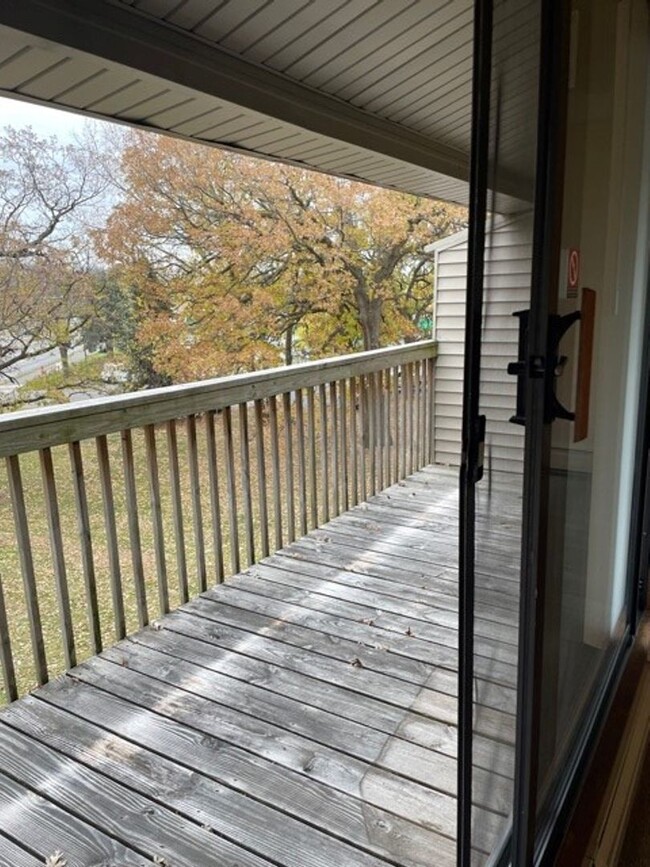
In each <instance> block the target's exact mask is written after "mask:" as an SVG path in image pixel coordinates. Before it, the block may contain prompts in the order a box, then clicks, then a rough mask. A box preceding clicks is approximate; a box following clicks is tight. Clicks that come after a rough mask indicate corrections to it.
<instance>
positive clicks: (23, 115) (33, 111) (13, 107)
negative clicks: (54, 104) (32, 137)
mask: <svg viewBox="0 0 650 867" xmlns="http://www.w3.org/2000/svg"><path fill="white" fill-rule="evenodd" d="M89 123H90V124H97V125H101V124H102V122H101V121H95V120H92V119H90V120H89V119H87V118H84V117H82V116H81V115H79V114H73V113H72V112H70V111H61V110H60V109H56V108H48V107H47V106H41V105H34V104H32V103H29V102H23V101H22V100H18V99H5V98H4V97H0V132H1V131H2V130H4V129H5V128H6V127H8V126H13V127H16V128H20V127H24V126H31V127H32V129H33V130H34V132H35V133H37V135H40V136H48V137H49V136H52V135H55V136H56V137H57V138H59V139H60V140H62V141H70V140H71V139H73V138H74V136H75V134H78V133H80V132H81V131H82V130H83V128H84V126H85V125H86V124H89Z"/></svg>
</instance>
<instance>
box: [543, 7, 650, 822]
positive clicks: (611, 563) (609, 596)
mask: <svg viewBox="0 0 650 867" xmlns="http://www.w3.org/2000/svg"><path fill="white" fill-rule="evenodd" d="M571 9H572V13H571V39H570V43H571V59H570V66H569V81H568V102H567V120H566V143H565V144H566V151H565V170H564V190H563V204H562V219H561V247H562V255H561V266H560V273H559V275H558V280H557V284H556V286H554V287H553V290H552V291H551V299H550V300H551V309H552V310H554V311H555V313H556V315H557V316H558V317H574V316H575V315H576V314H577V315H580V316H581V317H582V318H581V320H580V322H579V324H576V325H574V326H573V327H571V328H569V330H568V331H567V332H566V334H565V335H564V337H563V338H562V340H561V342H560V345H559V350H558V367H557V373H558V374H559V375H558V377H557V380H556V393H557V397H558V400H559V402H560V404H561V405H562V406H564V407H565V408H567V409H569V410H570V411H571V412H572V413H575V416H576V417H575V420H570V419H562V418H559V419H557V420H556V421H554V422H553V424H552V425H551V426H550V449H549V452H548V455H547V466H546V477H547V483H548V498H549V500H548V504H547V506H546V535H547V544H546V552H545V574H544V579H545V587H546V609H545V611H546V613H545V626H544V648H543V670H542V673H543V678H542V696H541V711H540V714H541V720H542V721H543V724H542V725H541V727H540V742H539V778H538V780H539V784H538V788H539V803H540V806H541V808H542V810H543V805H544V803H545V802H547V803H548V800H549V798H550V796H551V793H552V791H553V787H554V785H555V784H556V783H558V781H559V780H560V779H561V778H562V776H563V773H562V771H563V768H564V767H565V766H566V764H567V761H568V757H569V754H570V752H571V750H572V744H573V743H574V741H575V738H576V736H577V735H578V734H579V733H580V731H581V730H582V726H583V723H582V721H581V717H582V714H583V713H584V711H585V709H586V708H587V706H588V704H589V702H590V699H591V698H592V697H593V696H594V694H595V692H596V690H597V688H598V687H599V686H600V685H601V684H602V682H603V679H604V678H605V676H606V675H605V671H606V665H607V662H608V660H609V658H610V655H611V652H612V650H613V649H614V648H615V647H616V646H617V644H618V643H619V642H620V640H621V638H622V636H623V634H624V631H625V628H626V626H627V594H626V589H627V564H628V558H627V554H628V551H627V548H628V541H629V534H630V507H631V497H632V488H633V482H634V465H633V461H634V454H635V448H634V437H635V432H636V429H637V407H638V394H639V377H640V370H641V357H642V348H643V340H644V335H643V321H644V316H643V311H644V304H645V297H644V296H645V288H646V279H645V255H644V245H645V237H646V233H647V227H646V211H647V199H646V197H645V195H644V193H643V187H644V183H645V184H646V185H647V179H646V180H645V181H644V167H643V162H644V153H645V149H644V126H645V105H646V80H647V54H648V44H647V36H646V34H647V24H648V22H647V14H648V13H647V4H645V3H644V2H636V0H601V2H598V3H592V2H588V0H574V2H573V3H572V6H571ZM557 321H560V320H557ZM568 321H569V319H564V323H565V324H566V323H568Z"/></svg>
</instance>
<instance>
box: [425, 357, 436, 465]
mask: <svg viewBox="0 0 650 867" xmlns="http://www.w3.org/2000/svg"><path fill="white" fill-rule="evenodd" d="M426 365H427V370H428V377H427V379H428V384H429V388H428V394H427V401H428V403H427V406H428V409H427V416H428V418H429V436H428V443H429V452H428V456H427V463H429V464H432V463H433V462H434V460H435V453H434V449H435V416H434V412H435V404H434V402H433V392H434V388H435V382H434V378H433V377H434V374H435V369H434V365H435V359H434V358H427V361H426Z"/></svg>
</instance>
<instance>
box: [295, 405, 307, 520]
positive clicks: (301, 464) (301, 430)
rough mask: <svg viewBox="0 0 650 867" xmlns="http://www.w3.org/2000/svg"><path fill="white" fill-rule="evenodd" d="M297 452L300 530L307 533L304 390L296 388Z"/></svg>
mask: <svg viewBox="0 0 650 867" xmlns="http://www.w3.org/2000/svg"><path fill="white" fill-rule="evenodd" d="M295 395H296V454H297V455H298V516H299V519H300V532H301V534H302V535H303V536H304V535H305V534H306V533H307V467H306V459H305V418H304V410H303V392H302V389H301V388H298V389H296V392H295Z"/></svg>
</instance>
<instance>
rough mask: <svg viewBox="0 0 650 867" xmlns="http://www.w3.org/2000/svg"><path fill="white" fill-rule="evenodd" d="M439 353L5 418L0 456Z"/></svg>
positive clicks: (382, 355)
mask: <svg viewBox="0 0 650 867" xmlns="http://www.w3.org/2000/svg"><path fill="white" fill-rule="evenodd" d="M436 351H437V344H436V342H435V341H434V340H421V341H418V342H417V343H408V344H404V345H400V346H391V347H388V348H386V349H375V350H371V351H369V352H357V353H354V354H351V355H340V356H336V357H334V358H325V359H322V360H319V361H308V362H305V363H303V364H295V365H292V366H290V367H273V368H269V369H267V370H262V371H254V372H253V373H242V374H237V375H235V376H224V377H220V378H218V379H208V380H204V381H203V382H192V383H187V384H185V385H172V386H168V387H166V388H153V389H149V390H146V391H138V392H132V393H130V394H120V395H114V396H112V397H101V398H92V399H90V400H84V401H79V402H78V403H73V404H63V405H60V406H54V407H42V408H40V409H30V410H21V411H19V412H13V413H7V414H6V415H3V416H0V457H7V456H9V455H15V454H20V453H22V452H28V451H33V450H35V449H42V448H47V447H50V446H55V445H61V444H62V443H69V442H75V441H77V440H82V439H87V438H89V437H95V436H100V435H103V434H109V433H116V432H118V431H122V430H126V429H128V428H133V427H141V426H143V425H146V424H158V423H161V422H165V421H169V420H170V419H173V418H182V417H185V416H188V415H193V414H195V413H201V412H206V411H207V410H220V409H224V408H225V407H227V406H233V405H235V404H238V403H247V402H249V401H251V400H257V399H260V398H266V397H272V396H273V395H278V394H283V393H284V392H287V391H293V390H294V389H297V388H308V387H311V386H316V385H320V384H321V383H326V382H333V381H335V380H338V379H345V378H347V377H350V376H358V375H360V374H365V373H373V372H375V371H378V370H384V369H385V368H387V367H393V366H395V365H398V364H406V363H409V362H413V361H419V360H421V359H424V358H433V357H435V355H436Z"/></svg>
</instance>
